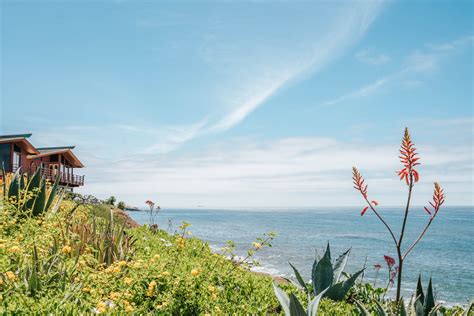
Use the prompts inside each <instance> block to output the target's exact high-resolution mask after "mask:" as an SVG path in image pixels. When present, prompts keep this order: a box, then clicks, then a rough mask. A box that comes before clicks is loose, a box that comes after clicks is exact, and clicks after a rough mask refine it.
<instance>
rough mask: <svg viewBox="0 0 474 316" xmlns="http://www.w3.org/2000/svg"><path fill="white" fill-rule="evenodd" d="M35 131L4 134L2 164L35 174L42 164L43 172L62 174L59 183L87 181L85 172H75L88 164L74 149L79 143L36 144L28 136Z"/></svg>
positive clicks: (75, 184)
mask: <svg viewBox="0 0 474 316" xmlns="http://www.w3.org/2000/svg"><path fill="white" fill-rule="evenodd" d="M30 136H31V134H19V135H3V136H0V164H2V165H3V166H4V168H5V171H6V172H16V170H18V168H20V167H21V172H24V173H29V174H32V173H34V172H35V171H36V170H38V168H41V170H42V176H43V177H44V178H46V179H48V180H50V181H52V182H53V181H55V180H56V178H58V176H59V184H60V185H61V186H67V187H69V188H74V187H78V186H82V185H84V176H83V175H77V174H75V173H74V169H76V168H83V167H84V165H83V164H82V162H81V161H80V160H79V159H78V158H77V156H76V155H75V154H74V153H73V152H72V150H73V149H74V148H75V146H65V147H43V148H35V147H34V146H33V145H32V144H31V143H30V142H29V141H28V138H29V137H30Z"/></svg>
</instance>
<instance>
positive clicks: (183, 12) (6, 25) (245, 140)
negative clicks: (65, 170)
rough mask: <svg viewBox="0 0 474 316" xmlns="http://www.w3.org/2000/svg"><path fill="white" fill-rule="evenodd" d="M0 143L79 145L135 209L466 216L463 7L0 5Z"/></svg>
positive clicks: (96, 183)
mask: <svg viewBox="0 0 474 316" xmlns="http://www.w3.org/2000/svg"><path fill="white" fill-rule="evenodd" d="M1 14H2V19H1V20H2V21H1V25H2V28H1V104H0V115H1V117H0V133H2V134H7V133H19V132H32V133H34V135H33V138H32V141H33V142H34V143H35V144H37V145H38V146H47V145H66V144H76V145H77V154H78V156H79V157H80V158H81V159H82V160H83V161H84V163H85V164H86V166H87V168H85V169H83V170H80V172H82V173H84V174H86V180H87V185H86V186H85V187H84V188H81V189H80V192H83V193H92V194H95V195H97V196H99V197H102V198H104V197H107V196H109V195H111V194H113V195H116V196H117V197H118V198H119V199H121V200H125V201H127V202H129V203H130V204H133V205H138V206H141V204H142V202H143V201H144V200H145V199H148V198H151V199H155V200H158V201H159V203H160V204H162V205H163V206H168V207H177V206H182V207H194V206H197V205H203V206H207V207H240V206H245V207H251V206H282V207H287V206H318V205H359V204H360V202H361V201H360V200H359V196H357V194H356V193H355V192H353V190H352V184H351V179H350V178H351V166H352V165H354V164H355V165H357V166H358V167H359V168H360V169H361V171H362V172H363V173H364V174H365V175H366V177H367V178H368V181H369V183H370V187H371V190H372V192H373V193H372V195H373V197H374V198H377V199H378V200H379V201H380V202H381V204H382V205H399V204H401V203H403V200H404V198H403V196H404V194H405V190H406V187H404V186H403V185H402V184H401V183H399V182H398V180H397V179H396V177H395V175H394V170H396V169H397V168H398V167H399V166H398V161H397V148H398V146H399V143H400V138H401V136H402V133H403V128H404V127H405V126H408V127H409V128H410V130H411V131H412V136H413V139H414V141H415V143H416V144H417V145H418V148H419V151H420V154H421V157H422V159H423V160H422V163H423V165H422V166H421V167H420V171H421V174H422V180H421V183H420V184H419V186H418V188H417V192H416V193H417V194H416V198H415V202H416V203H417V204H423V203H424V202H425V201H427V200H428V199H429V198H430V196H431V191H432V183H433V181H435V180H438V181H439V182H441V183H442V185H443V186H444V187H445V190H446V192H447V196H448V199H447V203H448V204H451V205H460V204H463V205H465V204H467V205H472V204H473V200H472V199H473V198H472V196H473V193H474V190H473V176H472V175H473V159H472V158H473V137H474V136H473V134H474V133H473V113H472V111H473V69H474V68H473V43H474V30H473V4H472V2H471V1H432V2H427V1H410V2H409V1H391V2H377V1H357V2H345V3H343V2H337V3H330V2H290V1H279V2H271V1H255V2H253V1H251V2H232V1H227V2H219V1H207V2H197V1H193V2H185V1H183V2H154V3H151V2H127V1H115V2H114V1H101V2H83V1H70V2H63V3H59V2H43V1H39V2H33V1H31V2H30V1H22V2H16V1H12V2H10V1H2V3H1Z"/></svg>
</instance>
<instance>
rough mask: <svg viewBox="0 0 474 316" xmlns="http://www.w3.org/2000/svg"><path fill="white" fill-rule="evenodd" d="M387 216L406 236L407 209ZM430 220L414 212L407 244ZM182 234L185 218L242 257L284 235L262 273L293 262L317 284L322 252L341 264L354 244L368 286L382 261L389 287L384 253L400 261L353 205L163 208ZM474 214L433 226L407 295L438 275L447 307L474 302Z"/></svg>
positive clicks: (378, 227)
mask: <svg viewBox="0 0 474 316" xmlns="http://www.w3.org/2000/svg"><path fill="white" fill-rule="evenodd" d="M380 212H381V214H382V216H383V217H384V218H385V219H386V221H388V222H389V223H391V225H392V226H393V227H394V229H395V231H397V232H398V231H399V227H400V225H401V221H402V216H403V211H402V210H401V209H400V208H380ZM129 214H130V216H131V217H132V218H134V219H135V220H136V221H137V222H139V223H141V224H145V223H148V222H149V214H148V213H146V212H142V211H140V212H129ZM428 219H429V217H428V215H427V214H426V213H425V212H424V211H423V209H422V207H414V208H413V209H412V210H411V214H410V217H409V221H408V226H407V228H406V231H407V234H406V237H405V241H404V244H405V245H406V246H408V245H409V244H410V242H411V241H412V240H414V239H415V238H416V237H417V236H418V233H419V232H420V231H421V229H422V228H423V227H424V223H426V222H427V221H428ZM170 221H171V224H172V225H171V226H172V227H171V230H172V231H174V230H175V229H176V228H177V226H179V225H180V223H181V222H182V221H187V222H190V223H191V224H192V226H191V227H190V230H191V232H192V233H193V235H194V236H196V237H198V238H200V239H202V240H205V241H207V242H209V244H210V245H211V246H212V247H215V248H216V249H218V248H219V247H221V246H223V245H224V244H225V242H226V241H227V240H233V241H234V242H235V244H236V246H237V253H238V254H241V255H245V253H246V250H247V249H248V248H249V247H250V245H251V243H252V241H253V240H254V239H255V238H256V237H258V236H261V235H262V234H263V233H265V232H270V231H272V232H276V233H277V234H278V236H277V238H276V239H275V240H274V242H273V247H272V248H265V249H263V250H262V251H260V252H257V254H256V259H257V260H258V261H259V262H260V263H261V267H259V268H258V269H260V271H262V272H268V273H271V274H273V275H284V276H290V275H292V270H291V268H290V266H289V265H288V262H291V263H292V264H294V265H295V266H296V267H298V268H299V270H300V272H302V274H303V276H305V277H306V278H307V279H308V280H309V276H310V269H311V265H312V263H313V260H314V256H315V251H317V252H318V253H319V254H320V255H322V253H323V252H324V248H325V246H326V244H327V242H329V243H330V245H331V253H332V256H333V259H334V258H336V257H337V256H338V255H339V254H340V253H341V252H343V251H344V250H346V249H348V248H350V247H352V251H351V256H350V259H349V263H348V266H347V268H346V271H348V272H354V271H357V270H358V269H360V268H362V267H363V266H364V264H365V262H366V265H367V269H366V273H365V276H364V280H365V281H369V282H373V281H374V277H375V270H374V268H373V267H374V264H377V263H380V264H381V265H382V267H383V268H382V269H381V270H380V272H379V277H378V281H377V282H378V285H381V284H384V285H385V284H386V283H387V279H388V275H387V274H388V270H387V268H386V266H385V262H384V259H383V256H384V255H389V256H392V257H394V258H396V253H395V251H394V245H393V241H392V240H391V239H390V236H389V235H388V233H387V232H386V229H385V227H384V226H383V225H382V224H381V223H380V222H379V221H378V219H377V218H376V216H375V215H374V214H372V213H370V212H367V213H366V215H365V216H363V217H361V216H360V209H357V208H351V207H325V208H307V209H296V208H295V209H256V210H218V209H212V210H210V209H162V210H161V211H160V213H159V214H158V215H157V216H156V222H157V223H158V225H159V226H160V228H161V229H165V230H168V229H169V228H170V227H169V222H170ZM473 245H474V209H473V208H472V207H446V208H443V209H441V211H440V213H439V215H438V216H437V218H436V219H435V221H434V222H433V224H432V225H431V227H430V228H429V230H428V232H427V233H426V235H425V237H424V238H423V240H422V241H421V242H420V243H419V244H418V245H417V247H416V248H415V249H414V251H413V252H412V253H411V254H410V255H409V256H408V258H407V259H406V260H405V264H404V287H403V294H404V296H405V297H409V296H411V294H412V292H413V290H414V288H415V285H416V280H417V277H418V274H419V273H421V274H422V280H423V283H424V284H425V286H427V283H428V279H429V277H430V276H431V277H432V278H433V282H434V286H435V291H436V294H437V299H438V300H441V301H444V302H446V304H448V305H451V304H466V303H467V301H468V300H469V299H471V298H473V297H474V268H473V265H474V246H473Z"/></svg>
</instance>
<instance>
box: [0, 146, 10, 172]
mask: <svg viewBox="0 0 474 316" xmlns="http://www.w3.org/2000/svg"><path fill="white" fill-rule="evenodd" d="M10 149H11V144H0V168H1V167H2V165H3V167H4V168H5V170H6V171H11V153H10Z"/></svg>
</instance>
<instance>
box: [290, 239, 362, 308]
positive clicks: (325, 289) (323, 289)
mask: <svg viewBox="0 0 474 316" xmlns="http://www.w3.org/2000/svg"><path fill="white" fill-rule="evenodd" d="M350 252H351V249H349V250H347V251H345V252H344V253H343V254H341V255H340V256H339V257H338V258H337V260H336V261H335V263H334V265H333V264H332V262H331V249H330V247H329V243H328V245H327V247H326V251H325V253H324V255H323V257H322V258H321V260H319V261H318V259H317V258H315V260H314V263H313V268H312V273H311V281H312V284H313V294H314V295H315V296H318V295H320V294H321V293H323V297H327V298H330V299H332V300H334V301H341V300H342V299H344V297H345V296H346V294H347V293H348V292H349V290H350V289H351V288H352V287H353V286H354V284H355V282H356V280H357V278H358V277H359V275H361V274H362V272H363V271H364V269H362V270H360V271H358V272H356V273H354V274H353V275H351V276H349V277H348V278H346V279H343V278H342V275H343V271H344V268H345V267H346V264H347V260H348V258H349V254H350ZM290 266H291V267H292V268H293V271H294V272H295V276H296V280H297V281H298V285H300V286H301V287H302V288H303V290H304V291H305V292H306V293H307V294H308V297H309V296H310V294H311V293H310V290H309V286H308V285H307V284H306V283H305V281H304V280H303V278H302V277H301V274H300V272H299V271H298V269H296V268H295V267H294V266H293V265H292V264H291V263H290Z"/></svg>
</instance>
